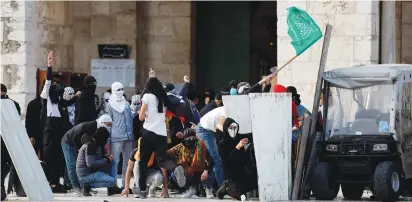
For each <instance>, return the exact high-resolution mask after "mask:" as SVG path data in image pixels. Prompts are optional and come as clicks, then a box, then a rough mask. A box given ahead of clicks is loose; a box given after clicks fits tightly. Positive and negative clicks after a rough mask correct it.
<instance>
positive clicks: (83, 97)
mask: <svg viewBox="0 0 412 202" xmlns="http://www.w3.org/2000/svg"><path fill="white" fill-rule="evenodd" d="M95 91H96V79H95V78H94V77H93V76H87V77H86V78H84V81H83V87H82V92H81V94H80V96H79V98H78V99H77V101H76V124H79V123H83V122H86V121H93V120H96V119H97V111H96V102H95V96H94V93H95Z"/></svg>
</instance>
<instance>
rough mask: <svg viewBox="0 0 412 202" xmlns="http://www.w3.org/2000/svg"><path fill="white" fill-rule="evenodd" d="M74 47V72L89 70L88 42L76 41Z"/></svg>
mask: <svg viewBox="0 0 412 202" xmlns="http://www.w3.org/2000/svg"><path fill="white" fill-rule="evenodd" d="M73 49H74V57H73V59H74V66H73V71H74V72H81V73H85V72H88V69H89V67H90V63H89V62H90V61H89V53H88V43H75V44H74V45H73Z"/></svg>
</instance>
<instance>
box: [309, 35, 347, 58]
mask: <svg viewBox="0 0 412 202" xmlns="http://www.w3.org/2000/svg"><path fill="white" fill-rule="evenodd" d="M353 49H354V40H353V38H352V37H345V36H335V37H332V38H331V40H330V44H329V52H328V61H351V60H353ZM321 50H322V48H321V47H320V51H321ZM321 54H322V53H321V52H318V54H317V55H316V56H313V58H314V59H315V58H318V59H317V60H318V61H319V60H320V57H321Z"/></svg>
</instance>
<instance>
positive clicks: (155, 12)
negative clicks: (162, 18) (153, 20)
mask: <svg viewBox="0 0 412 202" xmlns="http://www.w3.org/2000/svg"><path fill="white" fill-rule="evenodd" d="M159 5H160V1H145V2H138V5H137V7H138V8H139V9H140V10H139V11H141V12H143V16H145V17H154V16H159Z"/></svg>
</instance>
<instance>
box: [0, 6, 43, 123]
mask: <svg viewBox="0 0 412 202" xmlns="http://www.w3.org/2000/svg"><path fill="white" fill-rule="evenodd" d="M35 3H36V2H34V1H1V25H0V26H1V29H2V35H1V37H0V38H1V68H0V83H3V84H5V85H6V87H7V88H8V94H9V96H10V98H12V99H14V100H16V101H17V102H18V103H19V104H20V107H21V110H22V111H21V112H22V117H24V116H25V113H26V105H27V103H28V102H29V101H30V100H31V99H32V98H34V95H35V93H36V68H35V59H34V58H35V57H34V55H35V52H36V48H35V47H36V39H37V38H36V36H37V32H36V29H35V19H34V18H33V16H34V12H35V6H36V4H35Z"/></svg>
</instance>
